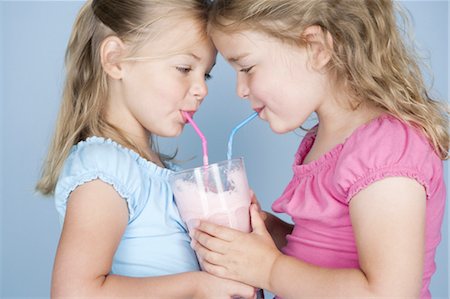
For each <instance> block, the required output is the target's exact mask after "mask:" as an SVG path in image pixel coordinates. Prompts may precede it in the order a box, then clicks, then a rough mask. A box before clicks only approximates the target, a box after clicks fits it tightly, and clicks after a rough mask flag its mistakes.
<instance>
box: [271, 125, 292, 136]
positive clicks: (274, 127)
mask: <svg viewBox="0 0 450 299" xmlns="http://www.w3.org/2000/svg"><path fill="white" fill-rule="evenodd" d="M269 125H270V129H271V130H272V132H274V133H276V134H285V133H289V132H291V131H293V129H290V128H288V127H286V126H283V125H281V124H273V123H269Z"/></svg>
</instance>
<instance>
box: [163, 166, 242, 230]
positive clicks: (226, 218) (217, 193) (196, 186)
mask: <svg viewBox="0 0 450 299" xmlns="http://www.w3.org/2000/svg"><path fill="white" fill-rule="evenodd" d="M170 184H171V187H172V190H173V193H174V195H175V201H176V203H177V206H178V209H179V211H180V215H181V217H182V218H183V220H184V221H185V222H186V224H187V226H188V229H189V230H191V229H192V228H193V224H194V223H195V222H196V220H208V221H211V222H213V223H216V224H220V225H224V226H228V227H231V228H234V229H238V230H241V231H244V232H250V230H251V228H250V215H249V207H250V190H249V187H248V183H247V177H246V174H245V167H244V161H243V159H242V158H237V159H232V160H226V161H222V162H219V163H214V164H210V165H208V166H201V167H197V168H193V169H188V170H184V171H180V172H177V173H174V174H173V175H172V176H171V178H170Z"/></svg>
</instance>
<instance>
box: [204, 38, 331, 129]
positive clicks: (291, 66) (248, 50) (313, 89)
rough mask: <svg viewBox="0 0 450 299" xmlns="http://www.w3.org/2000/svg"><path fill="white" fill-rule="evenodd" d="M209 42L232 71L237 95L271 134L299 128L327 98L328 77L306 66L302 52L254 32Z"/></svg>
mask: <svg viewBox="0 0 450 299" xmlns="http://www.w3.org/2000/svg"><path fill="white" fill-rule="evenodd" d="M212 39H213V41H214V44H215V46H216V47H217V49H218V50H219V52H220V53H221V54H222V55H223V56H224V58H225V59H227V60H228V62H229V63H230V64H231V66H232V67H233V68H234V69H235V70H236V73H237V94H238V95H239V96H240V97H242V98H245V99H248V100H249V101H250V103H251V106H252V109H254V110H255V111H257V112H258V113H259V116H260V118H262V119H263V120H266V121H268V122H269V124H270V127H271V128H272V130H273V131H274V132H276V133H286V132H289V131H291V130H294V129H296V128H298V127H300V126H301V125H302V123H303V122H304V121H305V120H306V119H307V117H308V116H309V115H310V114H311V113H312V112H314V111H316V110H318V109H319V107H320V105H321V104H322V103H323V102H324V100H325V99H326V98H327V97H326V93H327V90H328V88H327V86H328V84H327V82H328V81H327V76H326V74H325V72H319V71H317V70H314V69H313V68H312V67H311V65H310V60H309V54H308V52H307V50H306V48H300V47H298V46H292V45H288V44H286V43H282V42H281V41H279V40H277V39H275V38H271V37H268V36H267V35H264V34H262V33H258V32H254V31H244V32H241V33H234V34H225V33H223V32H220V31H215V32H213V34H212Z"/></svg>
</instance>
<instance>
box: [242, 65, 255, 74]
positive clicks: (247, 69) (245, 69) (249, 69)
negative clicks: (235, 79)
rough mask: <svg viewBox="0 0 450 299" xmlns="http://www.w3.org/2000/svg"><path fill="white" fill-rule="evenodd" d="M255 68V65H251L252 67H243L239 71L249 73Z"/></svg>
mask: <svg viewBox="0 0 450 299" xmlns="http://www.w3.org/2000/svg"><path fill="white" fill-rule="evenodd" d="M252 68H253V66H251V67H248V68H243V69H240V70H239V71H240V72H243V73H248V72H250V71H251V69H252Z"/></svg>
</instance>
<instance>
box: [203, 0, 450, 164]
mask: <svg viewBox="0 0 450 299" xmlns="http://www.w3.org/2000/svg"><path fill="white" fill-rule="evenodd" d="M396 12H397V13H399V16H400V17H401V20H402V21H403V22H402V24H403V25H404V27H403V28H407V27H408V24H409V19H408V16H407V13H406V11H405V10H403V9H402V8H401V7H399V6H396V5H394V3H393V1H391V0H332V1H330V0H215V1H214V3H213V5H212V8H211V10H210V14H209V22H208V32H209V33H212V32H213V31H214V30H219V31H222V32H224V33H236V32H238V31H243V30H255V31H258V32H262V33H265V34H267V35H269V36H271V37H275V38H277V39H279V40H281V41H283V42H287V43H291V44H292V43H294V44H297V45H299V46H307V41H306V40H304V39H302V38H300V37H301V36H302V33H303V32H304V30H305V29H306V28H307V27H309V26H313V25H317V26H320V27H321V28H322V30H323V31H324V32H325V33H329V34H330V35H331V37H332V39H333V49H330V51H331V53H332V59H331V61H330V62H329V64H328V68H329V70H330V71H333V72H334V74H335V75H336V76H335V77H336V78H338V80H339V81H338V82H337V83H339V84H342V86H345V87H347V89H348V90H350V91H351V92H352V94H353V95H354V96H355V97H356V98H358V99H364V101H366V103H367V104H369V105H372V106H375V107H379V108H381V109H383V110H384V111H386V112H387V113H389V114H391V115H393V116H395V117H397V118H398V119H401V120H403V121H405V122H408V123H410V124H411V125H413V126H415V127H417V128H419V129H420V130H421V131H422V132H423V133H424V134H425V135H426V136H427V138H428V139H429V141H430V143H431V144H432V145H433V147H434V148H435V150H436V152H437V153H438V155H439V157H440V158H441V159H443V160H445V159H448V154H449V142H450V141H449V108H448V106H445V105H444V104H443V103H441V102H439V101H437V100H434V99H432V98H431V97H430V96H429V91H428V90H427V87H426V86H425V84H424V80H423V77H422V74H421V70H420V68H419V59H418V55H417V54H416V50H415V47H414V45H413V43H410V44H407V43H406V40H404V39H403V38H402V34H401V30H400V28H401V27H400V26H398V24H397V21H396V15H395V13H396ZM405 32H408V31H406V30H405ZM350 104H351V105H352V107H353V109H356V108H357V107H358V106H359V105H360V104H361V101H360V102H353V103H350Z"/></svg>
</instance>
